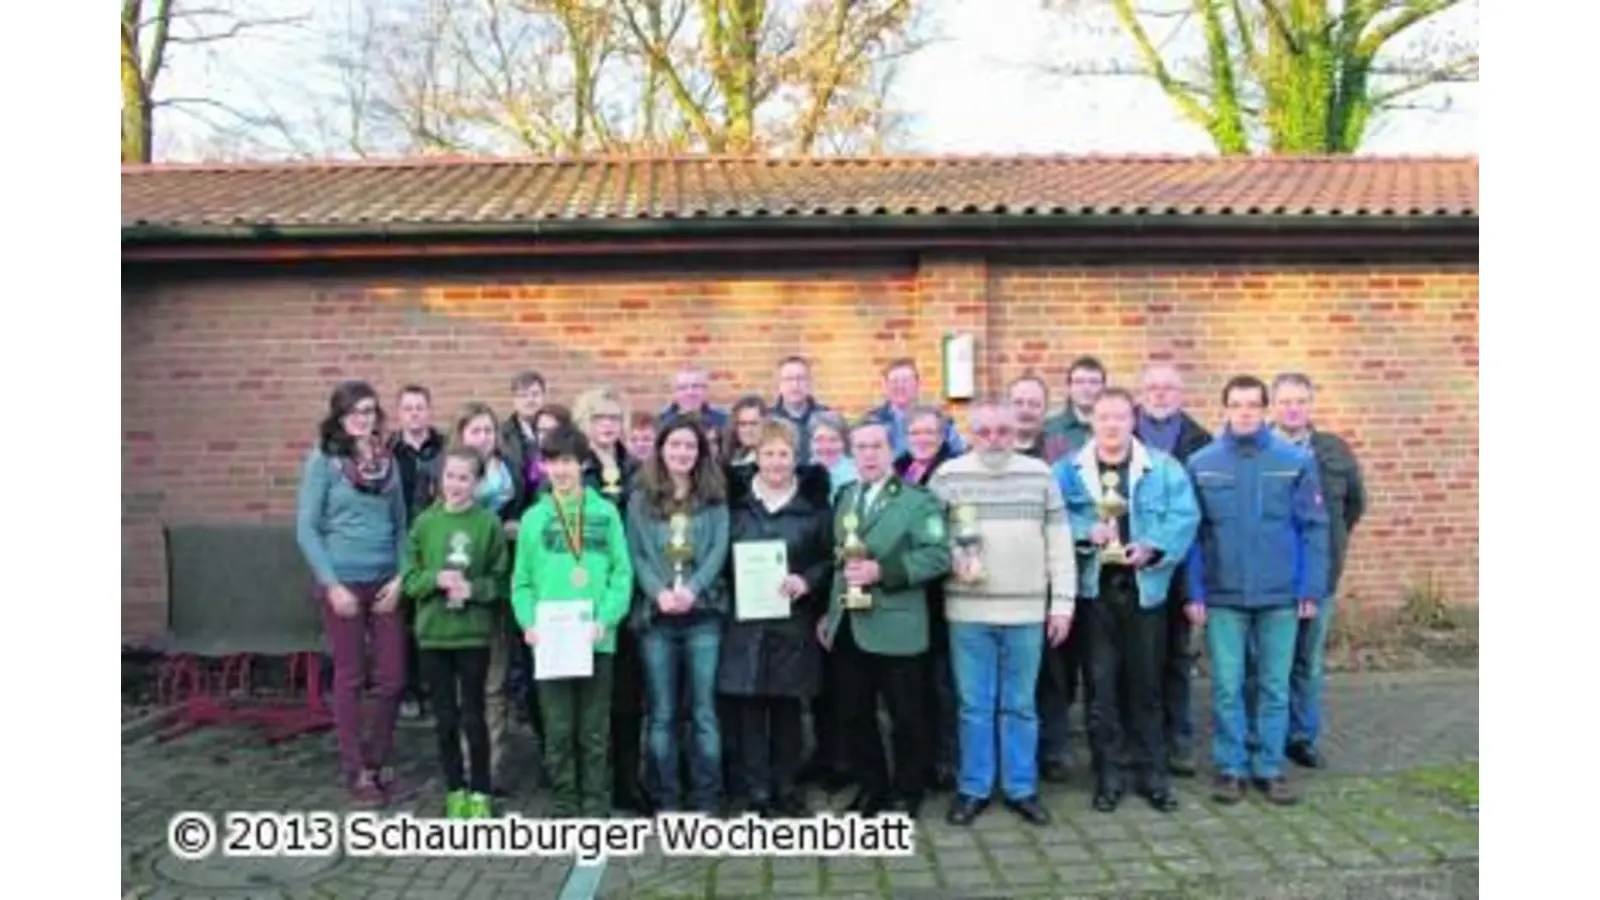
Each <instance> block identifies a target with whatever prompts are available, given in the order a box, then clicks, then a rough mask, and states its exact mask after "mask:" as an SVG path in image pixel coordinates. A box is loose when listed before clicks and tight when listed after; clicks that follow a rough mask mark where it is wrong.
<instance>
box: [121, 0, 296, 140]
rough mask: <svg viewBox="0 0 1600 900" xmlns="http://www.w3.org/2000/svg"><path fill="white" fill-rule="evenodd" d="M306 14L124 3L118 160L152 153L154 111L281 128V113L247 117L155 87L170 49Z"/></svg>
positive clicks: (223, 4) (218, 2)
mask: <svg viewBox="0 0 1600 900" xmlns="http://www.w3.org/2000/svg"><path fill="white" fill-rule="evenodd" d="M304 19H305V16H300V15H296V16H266V15H256V14H254V13H253V12H250V11H246V10H244V9H241V8H240V7H238V6H237V5H235V4H231V3H229V2H228V0H214V2H211V3H209V4H207V5H203V6H202V5H199V4H198V3H196V2H192V0H184V2H180V0H155V2H154V3H153V4H147V3H145V2H144V0H123V2H122V161H123V162H124V163H147V162H150V161H151V158H152V157H153V155H154V144H155V120H156V114H157V113H158V112H159V111H160V110H162V109H181V110H183V111H185V112H187V113H189V114H190V115H192V116H194V117H195V118H197V119H199V120H201V121H202V122H204V123H206V124H208V125H211V126H216V124H217V120H216V119H215V118H213V117H212V116H211V115H209V114H208V113H217V114H220V115H222V116H223V117H224V118H225V119H226V120H229V121H230V122H231V124H232V125H235V126H248V127H251V128H266V129H281V128H282V127H283V121H282V119H281V117H276V118H275V117H273V116H271V115H268V116H260V115H250V114H245V113H242V112H240V111H239V110H237V109H235V108H234V107H232V106H230V105H229V104H227V103H224V102H222V101H220V100H218V99H216V98H214V97H200V96H195V97H174V96H161V95H159V94H158V92H157V88H158V87H159V86H160V85H161V82H162V78H161V76H162V74H163V73H164V72H166V71H167V69H168V67H169V65H170V64H171V57H172V54H173V53H174V52H178V51H179V50H180V49H182V48H185V47H188V48H194V47H199V46H202V45H214V44H219V43H222V42H225V41H229V40H232V39H234V38H236V37H239V36H240V35H242V34H244V33H245V32H247V31H250V30H253V29H259V28H266V27H272V26H282V25H292V24H296V23H299V22H302V21H304Z"/></svg>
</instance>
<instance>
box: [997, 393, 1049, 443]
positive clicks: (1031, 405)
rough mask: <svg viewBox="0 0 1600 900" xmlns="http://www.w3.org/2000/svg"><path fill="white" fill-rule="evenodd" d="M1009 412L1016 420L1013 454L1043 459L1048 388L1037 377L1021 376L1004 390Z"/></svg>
mask: <svg viewBox="0 0 1600 900" xmlns="http://www.w3.org/2000/svg"><path fill="white" fill-rule="evenodd" d="M1006 396H1007V397H1009V398H1010V400H1011V412H1012V415H1014V416H1015V417H1016V420H1017V452H1018V453H1021V454H1024V455H1026V456H1031V457H1033V458H1034V459H1044V411H1045V410H1046V409H1048V408H1049V406H1050V389H1049V388H1048V387H1045V383H1044V379H1042V378H1040V377H1038V376H1037V375H1024V376H1022V377H1021V378H1018V379H1017V380H1015V381H1013V382H1011V385H1010V387H1008V388H1006Z"/></svg>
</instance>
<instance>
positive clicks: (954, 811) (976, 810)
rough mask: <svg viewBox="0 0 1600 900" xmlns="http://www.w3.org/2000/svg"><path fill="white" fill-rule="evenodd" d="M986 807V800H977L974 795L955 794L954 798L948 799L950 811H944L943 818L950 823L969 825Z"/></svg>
mask: <svg viewBox="0 0 1600 900" xmlns="http://www.w3.org/2000/svg"><path fill="white" fill-rule="evenodd" d="M988 808H989V801H988V800H979V799H977V798H976V797H968V796H966V795H964V794H957V795H956V796H955V799H954V800H951V801H950V811H949V812H947V813H945V815H944V820H945V821H946V822H949V823H950V824H951V825H960V826H967V825H971V824H972V820H973V819H976V818H977V817H978V816H979V815H981V814H982V813H983V811H984V810H985V809H988Z"/></svg>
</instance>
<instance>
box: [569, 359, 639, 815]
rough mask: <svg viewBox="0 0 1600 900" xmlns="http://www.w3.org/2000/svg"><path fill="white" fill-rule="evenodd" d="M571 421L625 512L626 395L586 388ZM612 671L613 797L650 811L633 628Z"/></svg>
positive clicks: (591, 476) (629, 488)
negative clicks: (644, 780)
mask: <svg viewBox="0 0 1600 900" xmlns="http://www.w3.org/2000/svg"><path fill="white" fill-rule="evenodd" d="M572 418H573V422H574V423H575V424H576V425H577V426H578V427H579V428H580V429H582V430H583V434H584V436H585V437H587V438H588V439H589V454H588V456H587V457H586V458H585V459H584V460H583V483H584V485H585V486H586V487H590V488H593V489H594V490H595V491H597V492H599V494H600V496H602V497H604V498H606V499H607V500H609V501H610V502H611V503H612V505H614V506H615V507H616V508H617V511H618V512H620V513H623V514H624V526H626V513H627V509H628V498H629V497H630V496H632V494H633V482H634V476H635V475H636V474H637V471H638V468H639V463H638V461H637V460H635V459H634V458H633V456H632V455H631V454H630V453H629V452H628V448H627V444H626V443H625V435H624V433H623V428H624V426H625V424H626V423H628V422H629V421H630V419H629V417H628V410H627V407H626V406H625V405H624V404H623V402H622V397H621V396H620V395H619V394H618V393H617V392H616V391H615V390H613V389H612V388H609V387H604V386H602V387H597V388H591V389H590V390H587V391H584V392H583V393H582V394H579V395H578V399H577V400H576V401H575V402H574V403H573V404H572ZM611 664H612V677H611V753H612V766H611V775H612V786H611V802H612V805H613V806H615V807H616V808H618V809H622V810H626V811H628V812H634V813H643V814H648V813H649V812H650V811H651V810H650V806H649V799H648V794H647V792H646V791H645V790H644V787H643V783H642V778H643V773H642V772H641V770H640V756H641V749H642V748H641V742H642V740H643V736H642V735H643V731H642V729H643V723H644V668H643V666H641V665H640V662H639V636H638V635H637V634H635V633H634V631H633V629H631V628H622V629H620V630H618V632H617V649H616V654H615V655H614V656H613V657H612V663H611Z"/></svg>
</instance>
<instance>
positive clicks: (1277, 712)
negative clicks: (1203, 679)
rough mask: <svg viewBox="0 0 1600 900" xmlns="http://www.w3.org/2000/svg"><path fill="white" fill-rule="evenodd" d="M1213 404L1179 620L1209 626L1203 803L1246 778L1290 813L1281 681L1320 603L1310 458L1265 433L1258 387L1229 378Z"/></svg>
mask: <svg viewBox="0 0 1600 900" xmlns="http://www.w3.org/2000/svg"><path fill="white" fill-rule="evenodd" d="M1222 402H1223V405H1224V407H1225V408H1226V420H1227V427H1226V428H1225V429H1224V430H1223V432H1222V434H1221V435H1219V436H1218V437H1217V439H1216V440H1215V441H1213V442H1212V443H1211V444H1210V445H1209V446H1207V447H1206V448H1205V449H1203V450H1200V451H1199V452H1197V453H1195V454H1194V455H1193V456H1191V457H1190V458H1189V463H1188V467H1189V477H1190V479H1191V480H1192V481H1193V483H1194V488H1195V494H1196V495H1197V497H1198V499H1199V501H1200V532H1199V537H1198V539H1197V540H1196V541H1195V544H1194V546H1193V548H1192V549H1191V550H1190V553H1189V562H1188V569H1189V570H1188V576H1189V602H1188V605H1187V606H1186V607H1185V612H1186V613H1187V614H1188V615H1189V618H1190V621H1191V622H1193V623H1194V624H1195V625H1196V626H1199V625H1200V624H1202V623H1204V624H1205V625H1206V650H1207V652H1208V654H1209V656H1210V658H1211V718H1212V727H1213V735H1212V739H1211V755H1212V762H1213V764H1214V765H1215V767H1216V771H1217V775H1216V783H1215V785H1214V786H1213V791H1212V795H1213V796H1214V797H1215V798H1216V799H1217V800H1218V801H1219V802H1222V803H1234V802H1237V801H1238V800H1240V799H1241V798H1242V797H1243V796H1244V781H1245V779H1246V777H1249V778H1252V779H1254V780H1255V781H1256V782H1257V783H1258V784H1259V785H1261V787H1262V788H1264V789H1265V791H1266V794H1267V799H1268V800H1270V801H1271V802H1273V803H1280V804H1289V803H1294V802H1295V801H1296V800H1298V799H1299V798H1298V796H1297V795H1296V794H1295V793H1294V791H1293V790H1292V789H1291V788H1290V786H1289V783H1288V782H1287V781H1286V780H1285V779H1284V777H1283V761H1284V743H1285V738H1286V737H1287V732H1288V728H1289V674H1290V669H1291V667H1292V666H1293V664H1294V652H1295V638H1296V635H1297V633H1298V629H1299V620H1300V619H1312V618H1314V617H1315V616H1316V614H1317V609H1318V606H1319V604H1321V603H1323V602H1325V600H1326V598H1327V596H1328V591H1327V583H1328V513H1327V510H1326V509H1325V508H1324V506H1323V502H1322V487H1321V483H1320V481H1319V479H1318V477H1317V463H1316V459H1315V458H1314V457H1313V456H1312V455H1311V454H1310V453H1309V452H1307V451H1306V450H1304V449H1302V448H1300V447H1296V446H1294V445H1293V444H1291V443H1289V442H1288V441H1286V440H1284V439H1283V438H1281V437H1279V436H1278V435H1276V434H1274V433H1273V432H1272V430H1271V429H1270V428H1267V427H1266V425H1265V423H1264V420H1263V418H1264V413H1265V411H1266V407H1267V386H1266V384H1264V383H1263V382H1262V381H1261V380H1260V379H1259V378H1255V377H1253V376H1250V375H1237V376H1235V377H1233V378H1232V379H1230V380H1229V381H1228V384H1227V386H1226V387H1224V388H1223V390H1222ZM1251 645H1254V647H1255V650H1256V652H1257V654H1258V656H1257V664H1258V666H1259V669H1258V683H1257V686H1256V692H1257V693H1256V697H1255V701H1256V702H1255V703H1254V707H1255V711H1256V715H1255V716H1254V718H1255V720H1256V721H1255V722H1254V723H1247V722H1246V709H1245V702H1244V687H1245V656H1246V653H1247V649H1248V648H1249V647H1250V646H1251ZM1250 724H1254V726H1255V727H1253V728H1252V727H1249V726H1250ZM1250 733H1254V734H1257V735H1259V736H1260V738H1261V739H1260V741H1259V742H1258V744H1257V745H1256V746H1253V747H1251V746H1248V745H1247V741H1246V735H1247V734H1250Z"/></svg>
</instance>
